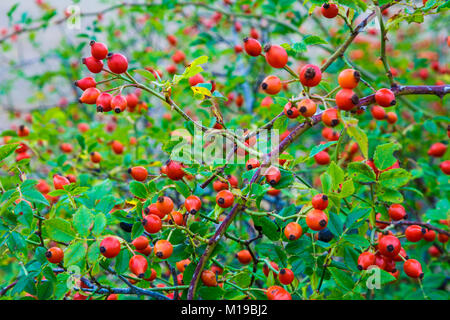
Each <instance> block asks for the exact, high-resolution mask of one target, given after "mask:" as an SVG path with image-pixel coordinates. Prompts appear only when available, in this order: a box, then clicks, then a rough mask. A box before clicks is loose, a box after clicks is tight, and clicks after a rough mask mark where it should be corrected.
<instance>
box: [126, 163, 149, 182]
mask: <svg viewBox="0 0 450 320" xmlns="http://www.w3.org/2000/svg"><path fill="white" fill-rule="evenodd" d="M128 173H129V174H130V175H131V176H132V177H133V179H134V180H136V181H145V179H147V176H148V172H147V169H145V168H144V167H141V166H138V167H133V168H130V169H128Z"/></svg>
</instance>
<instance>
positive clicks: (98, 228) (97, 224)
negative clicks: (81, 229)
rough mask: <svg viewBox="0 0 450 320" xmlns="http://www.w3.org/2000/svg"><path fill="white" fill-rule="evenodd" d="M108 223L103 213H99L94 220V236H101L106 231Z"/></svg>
mask: <svg viewBox="0 0 450 320" xmlns="http://www.w3.org/2000/svg"><path fill="white" fill-rule="evenodd" d="M106 224H107V221H106V217H105V215H104V214H103V213H97V214H96V215H95V219H94V227H93V228H92V234H93V235H94V236H99V235H101V234H102V232H103V230H105V227H106Z"/></svg>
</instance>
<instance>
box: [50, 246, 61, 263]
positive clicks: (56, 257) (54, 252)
mask: <svg viewBox="0 0 450 320" xmlns="http://www.w3.org/2000/svg"><path fill="white" fill-rule="evenodd" d="M45 257H46V258H47V260H48V261H49V262H51V263H55V264H58V263H60V262H61V261H63V259H64V252H63V251H62V249H61V248H58V247H51V248H49V249H48V250H47V252H46V253H45Z"/></svg>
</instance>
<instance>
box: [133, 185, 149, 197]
mask: <svg viewBox="0 0 450 320" xmlns="http://www.w3.org/2000/svg"><path fill="white" fill-rule="evenodd" d="M130 192H131V193H132V194H134V195H135V196H136V197H138V198H140V199H147V197H148V191H147V188H146V187H145V185H144V184H143V183H141V182H138V181H131V183H130Z"/></svg>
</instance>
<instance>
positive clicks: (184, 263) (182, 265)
mask: <svg viewBox="0 0 450 320" xmlns="http://www.w3.org/2000/svg"><path fill="white" fill-rule="evenodd" d="M190 263H191V260H189V259H184V260H180V261H178V262H177V263H176V264H175V266H176V267H177V269H178V271H179V272H181V273H183V272H184V270H185V269H186V267H187V266H188V265H189V264H190Z"/></svg>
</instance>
